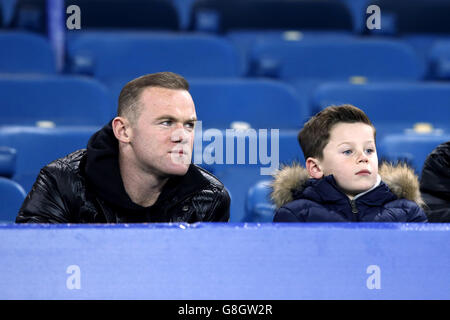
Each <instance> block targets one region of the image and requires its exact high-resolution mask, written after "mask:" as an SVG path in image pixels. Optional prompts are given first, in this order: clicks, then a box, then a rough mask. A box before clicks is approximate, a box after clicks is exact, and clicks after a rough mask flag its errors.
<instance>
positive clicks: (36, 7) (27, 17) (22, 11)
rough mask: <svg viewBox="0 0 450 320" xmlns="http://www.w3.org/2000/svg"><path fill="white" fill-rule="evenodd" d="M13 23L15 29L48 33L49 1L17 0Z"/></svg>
mask: <svg viewBox="0 0 450 320" xmlns="http://www.w3.org/2000/svg"><path fill="white" fill-rule="evenodd" d="M15 1H16V4H15V8H14V13H13V17H12V21H11V26H12V27H13V28H14V29H20V30H26V31H30V32H37V33H41V34H46V33H47V19H48V16H47V7H46V6H47V0H15Z"/></svg>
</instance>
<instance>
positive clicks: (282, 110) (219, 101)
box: [0, 75, 450, 131]
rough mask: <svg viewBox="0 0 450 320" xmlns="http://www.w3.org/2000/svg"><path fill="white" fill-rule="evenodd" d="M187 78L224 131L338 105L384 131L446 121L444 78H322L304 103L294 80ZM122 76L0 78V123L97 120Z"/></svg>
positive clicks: (109, 110) (449, 88) (111, 109)
mask: <svg viewBox="0 0 450 320" xmlns="http://www.w3.org/2000/svg"><path fill="white" fill-rule="evenodd" d="M127 80H131V79H127ZM188 80H189V82H190V86H191V88H190V92H191V95H192V97H193V99H194V102H195V105H196V111H197V114H198V117H199V120H202V121H203V128H220V129H226V128H231V127H232V123H233V122H245V123H246V124H247V126H248V127H250V128H278V129H296V130H298V129H300V128H301V127H302V126H303V123H304V122H306V121H307V120H308V118H309V117H310V116H311V115H312V114H313V113H314V112H317V111H319V110H322V109H323V108H325V107H327V106H329V105H340V104H353V105H355V106H358V107H360V108H362V109H363V110H364V111H365V112H366V113H367V115H368V116H369V118H370V119H371V120H372V122H373V123H374V124H375V126H377V127H378V126H384V127H385V128H386V130H389V131H393V130H394V129H395V130H404V129H405V128H412V127H413V126H414V124H415V123H417V122H428V123H430V124H431V125H433V126H435V127H437V128H446V127H447V128H448V120H447V119H450V105H449V103H450V84H448V83H432V82H374V83H366V84H351V83H348V82H329V83H323V84H321V85H319V86H318V87H317V88H316V89H315V90H314V94H313V96H312V105H310V104H308V102H307V101H306V100H305V97H302V96H301V95H299V94H298V93H297V92H296V88H295V87H294V86H290V85H287V84H285V83H282V82H279V81H275V80H269V79H231V78H230V79H195V78H194V79H192V80H190V79H188ZM125 82H126V81H124V82H118V83H116V84H115V86H114V87H110V88H107V87H105V86H104V85H102V84H101V83H99V82H98V81H95V80H93V79H90V78H86V77H79V76H23V75H22V76H19V75H17V76H15V77H11V76H0V95H1V96H2V102H1V105H2V117H1V120H0V124H1V125H14V124H18V125H36V122H38V121H51V122H53V124H54V125H103V124H104V123H106V122H107V121H108V120H110V119H112V118H113V117H114V116H115V114H116V109H117V102H116V101H117V92H118V91H119V90H120V88H121V87H122V86H123V85H124V84H125ZM108 89H111V91H110V90H108ZM24 93H26V94H24ZM44 125H45V124H44ZM381 131H382V130H381Z"/></svg>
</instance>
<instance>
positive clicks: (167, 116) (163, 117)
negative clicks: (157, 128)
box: [156, 114, 197, 122]
mask: <svg viewBox="0 0 450 320" xmlns="http://www.w3.org/2000/svg"><path fill="white" fill-rule="evenodd" d="M158 120H172V121H178V120H179V119H177V118H175V117H174V116H171V115H169V114H165V115H162V116H159V117H158V118H156V121H158ZM186 121H194V122H195V121H197V117H195V116H192V117H190V118H188V119H187V120H185V122H186Z"/></svg>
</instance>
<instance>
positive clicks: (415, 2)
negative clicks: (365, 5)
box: [370, 0, 450, 35]
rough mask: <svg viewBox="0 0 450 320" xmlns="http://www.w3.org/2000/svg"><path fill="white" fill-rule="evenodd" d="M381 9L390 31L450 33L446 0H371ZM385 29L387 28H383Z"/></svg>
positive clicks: (449, 6) (449, 12)
mask: <svg viewBox="0 0 450 320" xmlns="http://www.w3.org/2000/svg"><path fill="white" fill-rule="evenodd" d="M370 4H374V5H377V6H379V7H380V9H381V15H382V17H381V20H382V22H381V23H382V25H383V20H384V21H385V23H384V25H385V27H384V28H383V27H382V29H381V30H383V29H387V28H388V27H389V29H390V30H389V32H390V33H395V34H400V35H404V34H423V33H432V34H448V33H450V20H449V19H448V17H449V16H450V3H449V2H448V1H446V0H432V1H430V0H396V1H392V0H378V1H372V2H371V3H370ZM385 31H387V30H385Z"/></svg>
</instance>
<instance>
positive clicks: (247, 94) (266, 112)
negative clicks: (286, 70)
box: [190, 79, 310, 129]
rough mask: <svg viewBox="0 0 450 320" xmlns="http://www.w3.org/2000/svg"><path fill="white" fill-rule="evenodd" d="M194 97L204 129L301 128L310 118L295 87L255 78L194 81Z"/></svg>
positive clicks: (192, 84) (191, 82)
mask: <svg viewBox="0 0 450 320" xmlns="http://www.w3.org/2000/svg"><path fill="white" fill-rule="evenodd" d="M190 85H191V90H190V92H191V95H192V97H193V99H194V102H195V106H196V111H197V117H198V119H199V120H202V121H203V124H202V125H203V127H204V128H219V129H226V128H231V127H232V126H231V124H232V122H235V121H240V122H246V123H248V124H249V125H250V127H252V128H278V129H299V128H301V127H302V125H303V123H304V121H305V120H307V118H308V117H309V115H310V111H309V107H308V105H307V104H306V103H305V101H304V100H303V99H302V97H299V96H298V95H297V94H296V93H295V90H294V88H292V87H290V86H288V85H286V84H283V83H281V82H278V81H272V80H261V79H259V80H256V79H218V80H192V81H190Z"/></svg>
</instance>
